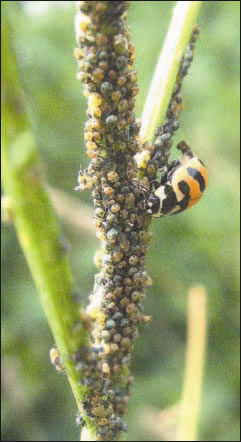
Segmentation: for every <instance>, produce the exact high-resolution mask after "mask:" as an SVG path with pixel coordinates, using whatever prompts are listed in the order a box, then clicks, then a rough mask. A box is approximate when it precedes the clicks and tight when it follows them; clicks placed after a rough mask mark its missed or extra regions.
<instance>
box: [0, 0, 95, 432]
mask: <svg viewBox="0 0 241 442" xmlns="http://www.w3.org/2000/svg"><path fill="white" fill-rule="evenodd" d="M7 3H8V2H4V8H3V23H2V33H3V35H4V38H3V39H2V54H3V60H4V63H3V75H2V91H3V94H2V105H3V112H2V119H1V120H2V134H1V141H2V150H1V160H2V183H3V187H4V190H5V193H6V194H7V196H8V201H9V205H10V210H11V215H12V218H13V221H14V224H15V228H16V232H17V235H18V239H19V242H20V244H21V246H22V249H23V252H24V254H25V257H26V259H27V262H28V265H29V268H30V270H31V273H32V276H33V279H34V282H35V284H36V286H37V288H38V290H39V293H40V297H41V302H42V305H43V308H44V311H45V314H46V316H47V319H48V322H49V325H50V328H51V330H52V333H53V336H54V339H55V342H56V344H57V346H58V349H59V351H60V354H61V357H62V359H63V362H64V366H65V370H66V373H67V376H68V379H69V382H70V385H71V387H72V390H73V394H74V397H75V399H76V402H77V405H78V407H79V409H80V410H81V411H82V405H81V403H82V397H83V394H84V393H85V392H86V388H85V387H83V386H80V383H79V381H80V374H79V373H78V372H77V371H76V369H75V362H74V358H73V355H74V354H75V352H77V351H80V350H81V349H83V348H86V346H87V343H88V333H87V330H86V326H85V323H84V321H83V320H82V319H81V315H80V312H79V305H78V304H76V303H75V302H74V300H73V296H72V294H73V280H72V275H71V271H70V267H69V264H68V260H67V257H66V253H65V250H64V247H63V245H62V244H61V236H60V231H59V227H58V224H57V221H56V215H55V213H54V210H53V208H52V206H51V204H50V201H49V199H48V195H47V192H46V190H45V187H44V184H43V180H42V176H41V164H40V159H39V155H38V152H37V149H36V146H35V141H34V139H33V137H32V135H31V134H30V132H29V130H28V119H27V116H26V112H25V106H24V95H23V91H22V89H21V85H20V82H19V79H18V73H17V65H16V59H15V53H14V49H13V46H12V40H11V35H12V34H11V29H10V26H9V23H8V20H7V16H6V4H7ZM16 111H17V112H18V113H17V114H16ZM87 423H88V422H87Z"/></svg>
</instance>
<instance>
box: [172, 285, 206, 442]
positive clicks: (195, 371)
mask: <svg viewBox="0 0 241 442" xmlns="http://www.w3.org/2000/svg"><path fill="white" fill-rule="evenodd" d="M206 298H207V294H206V290H205V288H204V287H193V288H192V289H191V290H190V293H189V299H188V330H187V351H186V367H185V375H184V385H183V394H182V400H181V406H180V415H179V419H178V425H177V433H176V440H177V441H184V440H185V441H196V440H197V431H198V419H199V413H200V400H201V390H202V380H203V369H204V361H205V349H206V334H207V307H206V302H207V301H206Z"/></svg>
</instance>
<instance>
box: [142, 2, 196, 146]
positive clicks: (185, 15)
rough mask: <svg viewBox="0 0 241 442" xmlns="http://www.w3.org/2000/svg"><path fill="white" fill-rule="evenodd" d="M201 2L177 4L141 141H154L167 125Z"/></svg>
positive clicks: (152, 91)
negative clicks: (161, 128)
mask: <svg viewBox="0 0 241 442" xmlns="http://www.w3.org/2000/svg"><path fill="white" fill-rule="evenodd" d="M201 3H202V2H201V1H179V2H177V4H176V6H175V8H174V11H173V17H172V21H171V24H170V26H169V29H168V33H167V36H166V40H165V43H164V47H163V50H162V52H161V55H160V57H159V60H158V62H157V66H156V70H155V73H154V76H153V80H152V83H151V86H150V89H149V93H148V97H147V100H146V104H145V107H144V111H143V114H142V124H141V131H140V137H141V139H142V141H147V140H149V141H150V140H151V139H152V138H153V136H154V133H155V130H156V128H157V126H158V125H161V124H163V122H164V119H165V115H166V112H167V108H168V105H169V103H170V99H171V95H172V93H173V88H174V86H175V83H176V77H177V73H178V70H179V67H180V64H181V61H182V57H183V55H184V53H185V50H186V48H187V44H188V42H189V40H190V37H191V34H192V31H193V27H194V25H195V23H196V19H197V16H198V13H199V9H200V7H201Z"/></svg>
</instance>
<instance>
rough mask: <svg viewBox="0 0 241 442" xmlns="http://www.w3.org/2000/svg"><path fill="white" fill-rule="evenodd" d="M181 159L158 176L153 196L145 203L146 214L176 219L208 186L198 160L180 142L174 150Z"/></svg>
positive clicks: (206, 178) (201, 164)
mask: <svg viewBox="0 0 241 442" xmlns="http://www.w3.org/2000/svg"><path fill="white" fill-rule="evenodd" d="M177 148H178V149H180V150H181V151H182V152H183V157H182V158H181V159H178V160H174V161H173V162H172V163H171V164H170V165H169V166H168V167H167V169H166V171H165V172H164V174H163V175H162V178H161V181H160V183H158V185H157V187H156V190H155V192H154V193H151V194H150V195H149V196H148V198H147V200H146V206H147V212H148V213H150V214H151V215H152V216H154V217H163V216H166V215H176V214H177V213H180V212H183V211H184V210H186V209H189V208H190V207H192V206H194V204H196V203H197V202H198V201H199V200H200V198H201V197H202V195H203V192H204V191H205V189H206V188H207V185H208V175H207V171H206V168H205V166H204V164H203V162H202V161H201V160H199V159H198V158H197V157H196V156H194V155H193V153H192V152H191V149H190V148H189V147H188V146H187V144H186V143H185V142H184V141H182V142H181V143H179V145H178V146H177Z"/></svg>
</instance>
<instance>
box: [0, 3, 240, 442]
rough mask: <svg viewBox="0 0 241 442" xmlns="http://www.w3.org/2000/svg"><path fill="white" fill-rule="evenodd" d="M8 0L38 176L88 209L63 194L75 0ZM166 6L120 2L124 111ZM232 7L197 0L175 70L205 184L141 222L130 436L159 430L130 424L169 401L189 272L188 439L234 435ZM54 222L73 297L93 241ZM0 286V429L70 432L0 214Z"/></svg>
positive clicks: (35, 306) (85, 197)
mask: <svg viewBox="0 0 241 442" xmlns="http://www.w3.org/2000/svg"><path fill="white" fill-rule="evenodd" d="M11 3H12V22H13V24H14V39H15V44H16V48H17V53H18V61H19V68H20V75H21V81H22V84H23V86H24V89H25V92H26V95H27V97H28V104H29V109H28V111H29V119H30V122H31V127H32V130H33V132H34V134H35V137H36V140H37V144H38V148H39V151H40V152H41V155H42V159H43V162H44V164H45V169H46V176H47V179H48V182H49V183H50V184H51V185H52V186H55V187H56V188H59V189H61V190H64V191H65V192H67V193H68V194H69V195H70V196H71V197H72V198H75V200H76V202H77V203H78V202H79V201H80V200H81V201H82V202H85V203H86V204H89V205H90V206H91V199H90V194H89V193H88V192H85V193H81V194H76V193H75V192H74V187H75V185H76V183H77V173H78V169H79V163H80V161H81V163H82V165H83V166H84V165H85V164H87V158H86V155H85V152H84V143H83V125H84V121H85V119H86V114H85V109H86V102H85V99H84V98H83V96H82V86H81V85H80V83H79V82H78V81H77V80H76V77H75V73H76V61H75V59H74V56H73V49H74V47H75V37H74V30H73V20H74V14H75V2H65V1H62V2H59V1H50V2H47V1H44V2H39V1H34V2H33V1H26V2H21V4H22V6H23V8H19V9H18V8H17V10H16V9H15V6H17V5H14V4H17V3H18V2H11ZM174 3H175V2H173V1H165V2H164V1H142V2H140V1H132V2H131V7H130V10H129V16H128V24H129V27H130V32H131V34H132V38H133V41H134V43H135V45H136V51H137V57H136V64H135V67H136V69H137V71H138V73H139V86H140V94H139V95H138V97H137V103H136V114H137V116H141V112H142V109H143V104H144V100H145V97H146V94H147V91H148V87H149V84H150V80H151V76H152V73H153V70H154V67H155V62H156V59H157V56H158V54H159V52H160V49H161V46H162V43H163V39H164V36H165V33H166V31H167V29H168V23H169V21H170V17H171V10H172V7H173V5H174ZM239 9H240V2H237V1H230V2H224V1H219V2H216V1H215V2H214V1H208V2H203V6H202V9H201V14H200V18H199V23H200V24H201V37H200V40H199V42H198V44H197V49H196V57H195V59H194V63H193V65H192V67H191V70H190V74H189V76H188V78H187V79H186V81H185V85H184V89H183V94H184V104H185V109H184V112H183V114H182V128H181V129H180V130H179V131H178V133H177V135H176V140H175V141H176V142H178V141H180V140H181V139H185V140H186V141H187V142H188V143H189V144H190V145H191V146H192V148H193V150H194V152H195V153H196V154H197V155H198V156H199V157H200V158H201V159H202V160H203V161H204V162H205V164H206V165H207V168H208V173H209V188H208V191H207V192H206V194H205V196H204V198H203V200H202V201H201V202H200V204H198V205H197V206H196V207H195V208H194V209H192V210H191V211H189V212H187V213H185V214H182V215H180V216H177V217H170V218H168V217H167V218H165V219H162V220H158V219H157V220H154V221H153V223H152V231H153V241H152V244H151V247H150V252H149V255H148V259H147V267H148V271H149V274H150V275H151V277H152V279H153V286H152V288H150V289H148V294H147V297H146V299H145V311H146V313H147V314H151V315H152V318H153V319H152V322H151V324H150V325H149V326H147V327H144V328H142V329H141V330H140V337H139V338H138V340H137V343H136V347H135V352H134V356H133V373H134V375H135V383H134V386H133V394H132V397H131V400H130V404H129V410H128V416H127V421H128V425H129V432H128V440H130V441H134V440H138V441H144V440H152V441H154V440H162V436H161V435H158V434H156V433H153V432H152V431H151V430H150V429H149V428H148V427H145V426H143V425H142V424H141V421H142V422H143V420H145V419H143V413H144V414H145V408H146V407H153V408H154V409H156V410H163V409H166V408H169V407H171V406H173V405H175V404H176V403H177V402H178V401H179V400H180V396H181V391H182V382H183V372H184V356H185V344H186V335H185V334H186V322H187V313H186V309H187V292H188V290H189V288H190V286H191V285H193V284H196V283H201V284H203V285H205V287H206V289H207V292H208V316H209V324H208V351H207V359H206V370H205V378H204V385H203V401H202V410H201V420H200V440H203V441H208V440H211V441H238V440H240V436H239ZM10 12H11V10H10ZM3 37H4V36H3ZM3 62H4V63H6V62H7V60H3ZM173 155H176V152H175V151H174V153H173ZM60 223H61V229H62V232H63V234H64V235H65V236H66V237H67V238H68V241H69V243H70V246H71V248H70V261H71V266H72V269H73V273H74V277H75V281H76V286H77V287H79V288H80V290H81V293H82V295H83V296H85V297H86V299H87V295H88V293H89V292H90V290H91V288H92V285H93V276H94V273H95V266H94V264H93V255H94V253H95V251H96V249H97V247H98V241H97V239H96V238H95V236H94V235H92V234H91V233H89V234H86V232H83V231H77V230H76V229H73V228H72V227H71V226H70V225H69V224H68V223H66V222H63V220H60ZM2 292H3V299H2V332H3V334H2V336H3V341H2V344H3V345H2V393H3V394H2V404H3V408H2V440H6V441H13V440H17V441H38V440H42V441H57V440H58V441H67V440H78V437H79V429H78V428H77V427H76V426H75V423H74V418H75V413H76V406H75V403H74V399H73V397H72V394H71V391H70V387H69V385H68V383H67V380H66V379H65V377H64V376H61V375H58V374H57V373H56V372H55V371H54V369H53V368H52V366H51V365H50V362H49V357H48V352H49V348H50V347H51V346H52V344H53V338H52V336H51V334H50V331H49V328H48V324H47V322H46V319H45V317H44V314H43V311H42V308H41V305H40V302H39V297H38V294H37V292H36V289H35V287H34V284H33V281H32V278H31V275H30V273H29V270H28V268H27V265H26V262H25V260H24V257H23V254H22V251H21V250H20V247H19V245H18V241H17V239H16V235H15V231H14V228H13V227H12V226H10V225H4V226H3V228H2ZM150 343H151V345H150Z"/></svg>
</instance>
